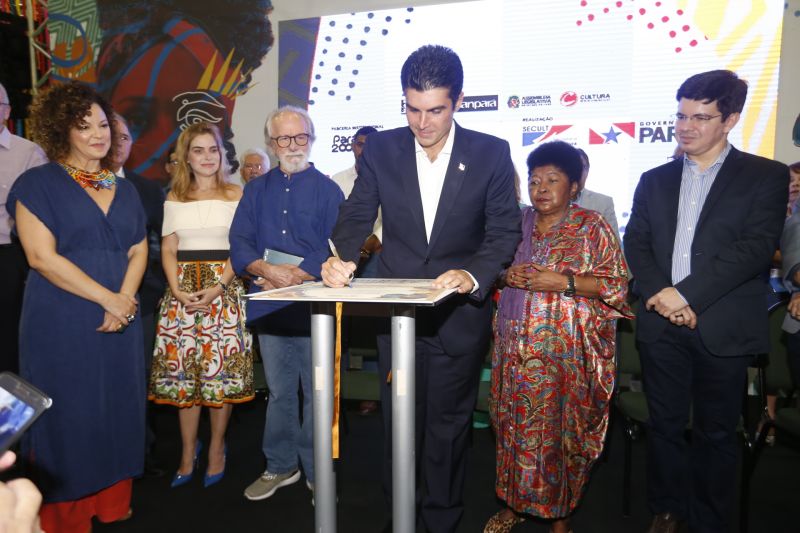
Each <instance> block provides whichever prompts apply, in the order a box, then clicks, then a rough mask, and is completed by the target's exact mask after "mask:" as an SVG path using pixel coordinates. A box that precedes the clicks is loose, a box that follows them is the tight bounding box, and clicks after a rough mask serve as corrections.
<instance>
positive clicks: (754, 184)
mask: <svg viewBox="0 0 800 533" xmlns="http://www.w3.org/2000/svg"><path fill="white" fill-rule="evenodd" d="M682 172H683V160H682V159H679V160H676V161H672V162H669V163H667V164H665V165H661V166H659V167H656V168H654V169H652V170H649V171H647V172H645V173H644V174H642V177H641V179H640V181H639V185H638V186H637V187H636V193H635V194H634V198H633V209H632V210H631V217H630V220H629V221H628V224H627V226H626V228H625V236H624V243H625V257H626V259H627V260H628V264H629V265H630V268H631V271H632V272H633V276H634V292H635V293H636V294H637V295H639V296H640V297H641V299H642V302H641V304H640V305H639V309H638V315H637V328H636V332H637V338H638V339H639V340H641V341H644V342H653V341H655V340H656V339H657V338H658V337H659V336H660V335H661V333H662V332H663V331H664V329H665V328H666V326H667V324H669V321H668V320H667V319H666V318H663V317H661V316H660V315H659V314H658V313H656V312H655V311H647V310H646V309H645V305H644V303H645V302H646V301H647V300H648V299H649V298H650V297H651V296H653V295H654V294H656V293H657V292H659V291H660V290H661V289H663V288H665V287H671V286H672V250H673V247H674V243H675V231H676V226H677V216H678V202H679V196H680V188H681V174H682ZM788 186H789V169H788V167H787V166H786V165H784V164H782V163H778V162H776V161H772V160H770V159H765V158H763V157H758V156H755V155H752V154H748V153H745V152H740V151H739V150H736V149H735V148H732V149H731V151H730V153H729V154H728V157H727V158H726V159H725V161H724V162H723V164H722V167H721V168H720V170H719V173H718V174H717V177H716V179H715V180H714V184H713V185H712V186H711V189H710V191H709V193H708V197H707V198H706V201H705V204H704V205H703V208H702V210H701V212H700V218H699V219H698V222H697V226H696V228H695V236H694V240H693V241H692V249H691V254H692V256H691V270H692V272H691V274H690V275H689V276H688V277H686V278H685V279H684V280H682V281H680V282H679V283H677V284H676V285H675V287H676V288H677V289H678V291H680V293H681V294H682V295H683V297H684V298H686V300H687V301H688V302H689V305H690V306H691V307H692V309H693V310H694V312H695V313H697V328H698V331H699V333H700V337H701V339H702V340H703V343H704V344H705V346H706V348H707V349H708V350H709V351H710V352H711V353H713V354H715V355H720V356H737V355H749V354H758V353H766V352H768V351H769V340H768V333H769V332H768V323H767V301H766V294H767V287H766V283H767V276H766V274H767V272H768V270H769V267H770V263H771V260H772V256H773V254H774V253H775V250H776V248H777V246H778V241H779V239H780V236H781V231H782V229H783V222H784V219H785V216H786V202H787V200H788Z"/></svg>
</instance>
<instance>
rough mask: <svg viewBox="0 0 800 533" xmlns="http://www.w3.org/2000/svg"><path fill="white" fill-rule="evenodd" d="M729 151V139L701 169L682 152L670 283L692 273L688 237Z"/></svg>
mask: <svg viewBox="0 0 800 533" xmlns="http://www.w3.org/2000/svg"><path fill="white" fill-rule="evenodd" d="M730 151H731V145H730V143H725V148H724V149H723V150H722V153H720V154H719V157H717V160H716V161H715V162H714V164H713V165H711V166H710V167H708V168H707V169H706V170H705V171H701V170H700V168H699V165H698V164H697V163H695V162H694V161H692V160H691V159H689V158H688V157H686V156H685V155H684V157H683V174H682V175H681V195H680V199H679V201H678V225H677V227H676V229H675V245H674V246H673V249H672V285H673V286H674V285H675V284H677V283H678V282H680V281H681V280H683V279H684V278H685V277H686V276H688V275H689V274H691V273H692V241H693V240H694V235H695V231H696V230H697V227H696V226H697V221H698V219H699V218H700V211H701V210H702V209H703V204H704V203H705V201H706V197H707V196H708V191H709V190H711V186H712V185H713V184H714V180H715V179H716V178H717V174H718V173H719V169H720V167H722V163H723V162H724V161H725V158H726V157H728V154H729V153H730ZM681 296H683V295H681ZM685 299H686V298H684V300H685Z"/></svg>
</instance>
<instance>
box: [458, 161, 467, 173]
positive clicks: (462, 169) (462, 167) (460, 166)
mask: <svg viewBox="0 0 800 533" xmlns="http://www.w3.org/2000/svg"><path fill="white" fill-rule="evenodd" d="M466 169H467V165H465V164H464V163H459V164H458V170H460V171H461V172H464V171H465V170H466Z"/></svg>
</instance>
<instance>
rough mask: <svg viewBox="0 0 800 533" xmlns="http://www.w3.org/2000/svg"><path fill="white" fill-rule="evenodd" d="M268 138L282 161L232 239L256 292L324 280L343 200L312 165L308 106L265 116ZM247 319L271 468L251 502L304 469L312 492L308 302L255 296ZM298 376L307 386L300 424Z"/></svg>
mask: <svg viewBox="0 0 800 533" xmlns="http://www.w3.org/2000/svg"><path fill="white" fill-rule="evenodd" d="M265 135H266V137H267V138H266V141H267V148H268V149H269V150H270V151H271V152H272V154H273V155H274V156H275V158H276V159H277V160H278V166H277V167H275V168H273V169H271V170H270V171H269V172H267V173H266V174H264V175H263V176H259V177H258V178H255V179H253V180H252V181H250V182H249V183H248V184H247V185H246V186H245V188H244V195H243V196H242V199H241V200H240V201H239V207H238V208H237V210H236V215H235V216H234V218H233V223H232V224H231V229H230V233H229V236H228V238H229V240H230V245H231V263H232V264H233V268H234V270H236V272H237V273H238V274H240V275H248V276H251V277H252V278H254V279H255V281H254V283H253V286H252V289H253V290H254V291H259V290H263V289H271V288H278V287H287V286H290V285H297V284H299V283H302V282H303V281H308V280H313V279H319V278H320V267H321V265H322V263H324V262H325V260H326V259H327V258H328V255H329V253H328V238H329V237H330V235H331V232H332V231H333V226H334V224H335V223H336V216H337V214H338V212H339V204H340V203H341V202H342V201H343V200H344V195H343V194H342V191H341V189H339V186H338V185H336V183H334V182H333V181H332V180H331V179H330V178H328V177H327V176H325V175H324V174H322V173H321V172H319V171H318V170H317V169H316V168H314V166H313V165H312V164H311V163H309V160H308V157H309V153H310V152H311V145H312V143H313V142H314V124H313V123H312V122H311V118H310V117H309V116H308V113H307V112H306V111H305V110H303V109H300V108H297V107H292V106H285V107H281V108H279V109H277V110H276V111H274V112H273V113H271V114H270V115H269V117H267V123H266V126H265ZM277 252H280V256H279V259H277V260H276V259H275V257H276V253H277ZM247 319H248V324H249V325H251V326H252V327H254V328H255V330H256V332H257V333H258V341H259V344H260V347H261V355H262V358H263V360H264V373H265V375H266V379H267V387H268V388H269V403H268V404H267V420H266V424H265V427H264V438H263V443H262V450H263V452H264V455H265V456H266V459H267V469H266V470H265V471H264V473H263V474H262V475H261V476H260V477H259V478H258V479H256V480H255V481H254V482H253V483H252V484H251V485H250V486H249V487H247V489H246V490H245V492H244V495H245V497H246V498H247V499H249V500H263V499H266V498H269V497H270V496H272V495H273V494H275V491H276V490H278V489H279V488H280V487H285V486H286V485H290V484H292V483H295V482H297V481H298V480H299V479H300V469H301V468H302V470H303V472H304V473H305V476H306V485H307V486H308V488H309V489H310V490H312V491H313V490H314V463H313V451H314V450H313V443H312V407H311V400H312V389H311V324H310V313H309V309H308V304H305V303H293V304H288V303H276V302H263V301H250V302H249V303H248V305H247ZM298 381H299V382H300V384H301V386H302V390H303V405H302V409H303V417H302V420H303V421H302V423H301V422H300V419H299V417H298V402H299V397H298V390H297V383H298Z"/></svg>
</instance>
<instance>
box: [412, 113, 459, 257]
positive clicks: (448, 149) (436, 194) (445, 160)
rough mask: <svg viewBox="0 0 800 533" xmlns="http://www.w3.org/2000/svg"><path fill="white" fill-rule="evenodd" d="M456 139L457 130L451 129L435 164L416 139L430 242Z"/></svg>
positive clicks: (426, 232) (423, 210) (418, 167)
mask: <svg viewBox="0 0 800 533" xmlns="http://www.w3.org/2000/svg"><path fill="white" fill-rule="evenodd" d="M455 137H456V129H455V128H453V127H451V128H450V133H448V134H447V140H446V141H445V143H444V146H443V147H442V150H441V151H440V152H439V155H438V156H437V157H436V160H435V161H433V162H431V160H430V159H428V154H426V153H425V150H424V149H423V148H422V146H420V144H419V142H417V139H416V138H415V139H414V148H415V149H416V154H417V179H418V180H419V194H420V196H421V197H422V213H423V216H424V218H425V234H426V235H427V237H428V242H430V240H431V231H432V230H433V221H434V220H436V210H437V209H438V207H439V198H440V197H441V196H442V187H444V178H445V176H446V175H447V166H448V165H449V164H450V154H452V153H453V140H454V139H455Z"/></svg>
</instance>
